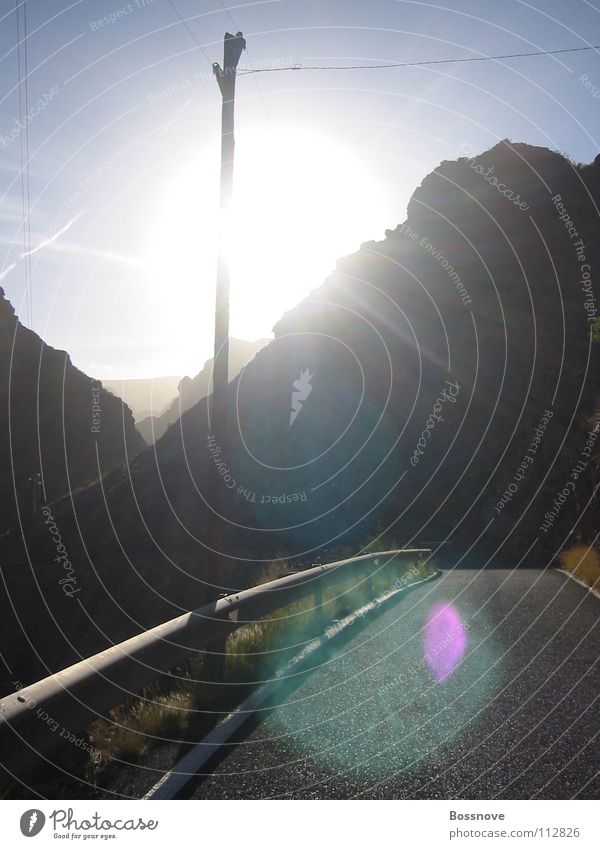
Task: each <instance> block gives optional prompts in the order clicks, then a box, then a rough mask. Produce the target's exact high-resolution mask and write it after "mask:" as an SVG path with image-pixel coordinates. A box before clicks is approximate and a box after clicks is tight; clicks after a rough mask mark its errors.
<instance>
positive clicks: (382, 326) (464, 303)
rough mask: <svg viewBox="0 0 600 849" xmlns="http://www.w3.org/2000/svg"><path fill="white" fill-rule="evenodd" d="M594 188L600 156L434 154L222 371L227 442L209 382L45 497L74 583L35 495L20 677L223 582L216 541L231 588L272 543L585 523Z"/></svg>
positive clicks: (516, 554) (530, 542)
mask: <svg viewBox="0 0 600 849" xmlns="http://www.w3.org/2000/svg"><path fill="white" fill-rule="evenodd" d="M599 203H600V164H599V163H598V162H597V161H596V162H594V163H592V164H590V165H574V164H573V163H571V162H570V161H569V160H568V159H566V158H565V157H564V156H562V155H560V154H559V153H556V152H552V151H549V150H547V149H544V148H538V147H533V146H530V145H526V144H514V143H511V142H509V141H504V142H501V143H500V144H498V145H496V146H495V147H493V148H492V149H491V150H489V151H486V152H484V153H482V154H481V155H479V156H477V157H473V158H466V157H463V158H460V159H458V160H456V161H445V162H442V163H441V164H440V166H439V167H438V168H436V169H435V171H434V172H433V173H431V174H429V175H428V176H427V177H426V178H425V179H424V181H423V183H422V184H421V185H420V186H419V187H418V188H417V190H416V191H415V193H414V195H413V197H412V199H411V201H410V204H409V207H408V211H407V218H406V221H405V222H404V223H402V224H400V225H399V226H398V227H396V228H395V229H393V230H389V231H387V232H386V235H385V238H384V239H383V240H381V241H372V242H366V243H365V244H363V245H362V246H361V248H360V250H358V251H357V252H356V253H355V254H353V255H351V256H348V257H346V258H344V259H341V260H340V261H339V262H338V263H337V266H336V269H335V271H334V272H333V273H332V274H331V275H330V276H329V277H328V279H327V280H325V282H324V283H323V284H322V285H321V286H320V287H319V288H317V289H315V290H314V291H313V292H312V293H311V294H310V296H309V297H308V298H306V299H305V300H304V301H303V302H301V303H300V304H298V306H297V307H295V308H294V309H292V310H291V311H289V312H288V313H286V315H284V316H283V317H282V319H281V320H280V321H279V323H278V324H277V325H276V327H275V328H274V339H273V341H272V342H270V343H269V344H268V345H267V346H266V347H264V348H263V349H262V350H260V351H259V352H258V353H257V354H256V356H255V357H254V359H253V360H252V361H251V362H250V363H249V364H248V366H247V367H246V368H245V369H244V370H243V372H242V373H241V374H240V375H238V377H236V378H235V379H234V380H233V381H232V382H231V384H230V397H229V404H230V409H231V411H232V414H231V431H230V433H229V434H228V435H227V439H226V440H224V439H223V435H222V434H212V433H211V432H210V431H209V426H208V409H207V400H206V399H203V400H201V401H199V402H198V403H197V404H196V405H195V406H193V407H192V408H191V409H190V410H188V411H187V412H185V413H184V414H183V415H182V417H181V420H180V425H179V426H178V427H171V428H169V429H168V430H167V431H166V432H165V434H164V435H163V436H162V438H160V439H159V440H158V441H157V442H156V444H155V446H154V447H153V448H149V449H147V450H146V451H143V452H141V453H140V454H138V455H137V456H136V457H135V458H134V459H133V460H132V462H131V463H130V464H129V467H128V469H127V470H126V472H125V473H121V472H119V471H115V472H113V473H112V474H110V475H108V476H107V478H105V480H104V481H103V486H102V487H100V486H98V485H97V484H96V485H94V484H92V485H90V486H88V487H86V488H85V489H84V490H83V491H82V492H81V493H79V494H78V495H77V497H75V498H74V499H73V500H71V499H70V498H63V499H62V500H59V501H57V502H55V503H53V504H51V505H50V507H51V510H52V520H53V522H54V523H55V525H56V527H57V528H58V529H59V531H60V534H61V539H62V541H63V543H64V545H65V546H66V548H67V550H68V552H69V558H70V563H71V564H72V570H73V574H74V575H75V576H76V580H77V584H76V588H77V589H78V590H80V591H79V592H78V594H77V601H78V603H74V600H73V598H72V597H68V596H67V595H66V594H65V592H64V591H63V589H62V587H61V585H60V584H59V575H61V576H62V573H60V568H59V567H57V566H56V564H53V557H54V556H55V543H54V541H53V540H52V538H51V535H50V534H49V533H48V527H47V524H46V521H47V519H46V518H45V517H44V515H42V513H39V514H38V515H36V516H33V517H31V518H30V520H29V522H28V524H27V526H26V527H25V528H24V537H25V539H26V541H27V549H25V547H24V543H23V538H22V536H21V534H20V533H19V534H17V533H15V534H12V535H11V537H10V538H7V539H5V545H4V556H3V560H4V563H3V574H4V575H5V580H6V587H7V590H8V592H9V594H10V597H11V601H12V603H13V605H14V610H13V607H12V606H11V605H10V604H9V603H7V602H6V601H4V603H2V602H0V621H2V623H3V625H2V634H1V636H2V643H3V652H5V651H6V653H7V658H8V662H9V663H10V664H11V666H12V668H13V669H14V670H17V672H15V673H14V674H18V675H19V676H20V677H21V678H22V679H24V680H31V679H33V678H35V677H39V675H40V674H41V673H42V672H43V671H44V670H47V669H56V668H59V667H61V666H63V665H65V664H66V663H68V662H72V661H73V660H75V659H77V657H79V656H80V655H86V654H89V653H90V652H92V651H95V650H98V649H100V648H102V647H104V646H106V645H107V644H108V643H109V642H111V641H115V640H120V639H123V638H125V637H126V636H129V635H131V634H133V633H136V632H137V631H139V630H141V629H144V628H147V627H149V626H151V625H153V624H156V623H157V622H159V621H162V620H164V619H167V618H169V617H171V616H175V615H177V614H178V613H180V612H182V611H183V610H188V609H190V608H192V607H195V606H197V605H199V604H202V603H203V602H205V601H206V600H207V599H209V598H212V597H214V593H215V588H214V586H213V584H214V581H215V580H216V575H217V572H216V571H215V568H214V567H215V563H214V558H213V555H212V549H213V548H215V547H216V546H217V545H222V546H223V549H224V551H225V553H226V556H227V562H228V568H227V572H226V582H225V583H226V585H227V587H239V586H242V585H245V584H248V583H252V581H253V577H254V576H255V574H256V568H257V565H260V564H264V563H265V562H268V561H269V560H271V559H272V558H276V557H281V556H286V557H288V558H290V560H291V562H292V563H293V564H296V563H299V564H302V563H307V562H310V560H311V559H313V558H314V557H315V556H317V555H318V554H319V552H321V551H323V550H326V551H327V552H328V556H329V557H331V556H334V555H336V554H351V553H358V552H360V550H361V548H362V546H363V545H364V544H365V543H366V542H367V541H369V540H372V539H373V537H374V535H378V537H379V540H380V542H379V544H380V545H381V546H382V547H385V546H387V545H390V544H395V545H410V544H414V543H415V542H416V543H419V542H425V541H430V540H434V541H442V540H450V541H451V542H452V543H453V547H454V551H455V552H457V562H460V557H461V556H462V557H466V558H467V559H469V558H472V557H474V556H477V557H479V558H480V561H481V563H482V564H483V565H487V564H491V565H493V564H494V563H501V564H502V565H504V566H506V565H511V566H519V565H523V564H525V563H527V564H529V565H536V566H539V567H543V566H545V565H546V564H547V563H549V562H552V557H553V556H554V554H555V553H556V552H557V551H558V550H560V548H561V546H562V545H563V544H564V541H565V539H566V538H567V537H568V535H569V534H573V533H574V534H577V535H580V536H582V537H589V536H590V534H594V533H596V532H597V530H598V528H597V525H598V524H599V522H598V515H599V514H598V509H597V507H598V504H597V500H596V498H595V488H594V487H595V483H596V482H595V478H594V476H593V475H595V474H597V472H596V471H594V472H593V474H592V470H594V469H597V466H598V464H597V459H598V451H597V447H596V445H597V433H598V430H599V428H600V425H599V419H598V418H597V411H598V409H600V408H599V407H598V395H599V392H598V389H599V387H598V359H599V358H598V345H597V343H596V342H595V341H594V340H595V338H596V335H597V329H598V322H597V318H598V313H597V303H596V300H595V298H596V294H595V289H594V285H595V284H594V275H595V273H596V271H595V270H596V269H597V268H599V267H600V221H599V216H598V204H599ZM282 276H283V277H285V269H282ZM577 470H578V471H577ZM218 488H220V490H221V494H220V497H218ZM586 505H587V507H588V509H587V510H586V512H585V514H584V518H583V519H582V521H579V517H580V516H581V514H582V510H583V508H584V507H586ZM217 510H222V512H223V514H224V516H225V519H226V523H227V529H226V532H225V533H224V534H222V535H221V536H220V537H219V536H218V535H217V534H216V533H215V530H216V527H217V521H216V518H215V511H217ZM28 558H30V559H31V564H32V565H31V567H30V566H29V559H28ZM57 569H58V571H57ZM63 586H64V585H63ZM23 623H25V625H23ZM90 623H93V627H90ZM23 627H27V634H28V637H30V639H31V642H27V641H26V640H25V639H24V638H23V637H18V638H15V634H20V633H22V630H21V629H22V628H23ZM4 647H6V648H4ZM4 686H5V687H6V686H9V683H8V682H5V685H4Z"/></svg>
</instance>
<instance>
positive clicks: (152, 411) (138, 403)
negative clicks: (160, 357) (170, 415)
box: [102, 375, 181, 422]
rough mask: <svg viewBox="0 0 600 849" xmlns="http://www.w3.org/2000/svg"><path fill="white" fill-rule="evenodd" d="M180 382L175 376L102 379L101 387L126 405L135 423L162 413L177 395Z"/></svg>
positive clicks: (179, 378)
mask: <svg viewBox="0 0 600 849" xmlns="http://www.w3.org/2000/svg"><path fill="white" fill-rule="evenodd" d="M180 381H181V377H178V376H177V375H166V376H164V377H149V378H143V377H142V378H130V379H125V380H113V379H109V380H105V379H104V378H102V385H103V386H104V388H105V389H108V391H109V392H112V394H113V395H116V396H117V398H120V399H121V401H123V402H124V403H125V404H127V406H128V407H129V409H130V410H131V412H132V413H133V417H134V419H135V420H136V422H140V421H142V419H146V418H148V416H150V415H155V416H160V415H161V413H164V411H165V410H166V409H167V407H168V406H169V405H170V404H171V402H172V401H173V399H174V398H175V396H176V395H177V391H178V387H179V383H180Z"/></svg>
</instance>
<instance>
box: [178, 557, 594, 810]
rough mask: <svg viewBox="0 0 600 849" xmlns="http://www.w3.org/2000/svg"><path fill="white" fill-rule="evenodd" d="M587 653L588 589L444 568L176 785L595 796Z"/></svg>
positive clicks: (505, 573) (221, 794)
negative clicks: (206, 766) (187, 779)
mask: <svg viewBox="0 0 600 849" xmlns="http://www.w3.org/2000/svg"><path fill="white" fill-rule="evenodd" d="M599 660H600V599H598V598H597V597H596V596H594V595H592V594H591V593H590V592H588V591H587V590H585V589H584V588H583V587H581V586H580V585H579V584H577V583H575V582H574V581H573V580H571V579H569V578H568V577H566V576H565V575H563V574H562V573H560V572H557V571H555V570H548V571H545V572H542V571H536V570H517V571H512V572H511V571H509V570H486V571H480V572H477V571H470V570H455V571H447V572H444V573H443V575H442V577H441V578H440V579H439V580H438V581H435V582H433V583H432V584H427V585H424V586H422V587H419V588H416V589H415V590H413V591H412V592H411V593H409V594H408V595H406V596H405V597H403V598H401V599H399V600H398V601H397V602H396V603H394V604H393V605H391V606H389V607H387V608H386V609H385V611H384V612H383V613H381V614H380V615H379V616H377V617H375V618H374V619H372V620H371V621H370V622H367V623H365V624H364V626H363V627H361V628H360V629H355V630H354V631H353V632H352V635H351V637H350V638H349V639H347V640H346V642H345V643H343V644H341V643H340V644H339V645H338V646H336V650H335V653H334V654H333V655H331V654H330V655H329V656H328V657H323V658H322V663H321V665H320V667H319V669H318V670H317V671H314V672H312V673H311V674H309V675H306V676H305V677H304V678H303V679H302V680H301V683H300V684H299V686H297V687H296V689H294V690H289V691H287V692H280V693H279V695H278V704H277V705H275V706H274V707H273V709H272V710H271V711H269V712H268V713H264V714H263V715H262V717H261V719H262V721H260V722H256V723H254V725H253V727H250V728H248V727H247V728H246V731H245V733H244V735H243V736H242V737H241V738H239V739H238V740H237V741H235V742H232V743H231V744H229V745H228V746H226V747H224V749H223V754H222V755H221V757H220V758H219V759H218V760H217V761H215V762H213V763H212V764H211V765H210V774H207V775H204V776H199V777H198V778H194V779H193V780H192V781H191V782H190V783H189V784H188V786H187V790H186V796H187V797H188V798H198V799H201V798H202V799H223V798H228V799H231V798H236V799H257V798H262V799H264V798H311V799H313V798H317V799H322V798H327V799H348V798H355V797H356V798H367V799H373V798H376V799H404V798H430V799H431V798H435V799H459V798H464V799H477V798H485V799H490V798H504V799H505V798H513V799H514V798H516V799H529V798H534V797H535V798H557V799H558V798H561V799H562V798H571V797H577V798H600V757H599V754H600V738H599V737H598V733H599V730H600V723H599V722H598V715H599V712H600V699H599V697H600V672H599V667H600V663H599V662H598V661H599ZM207 772H208V769H207Z"/></svg>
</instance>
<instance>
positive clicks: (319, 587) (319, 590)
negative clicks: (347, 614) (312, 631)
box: [313, 574, 325, 636]
mask: <svg viewBox="0 0 600 849" xmlns="http://www.w3.org/2000/svg"><path fill="white" fill-rule="evenodd" d="M313 596H314V604H315V622H316V625H317V636H318V635H320V634H322V633H323V631H324V630H325V611H324V607H323V605H324V600H323V582H322V576H321V575H320V574H319V575H317V577H316V578H315V579H314V591H313Z"/></svg>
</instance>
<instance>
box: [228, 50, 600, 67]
mask: <svg viewBox="0 0 600 849" xmlns="http://www.w3.org/2000/svg"><path fill="white" fill-rule="evenodd" d="M585 50H600V44H590V45H587V46H586V47H561V48H559V49H557V50H532V51H530V52H527V53H503V54H498V55H496V56H457V57H454V58H450V59H423V60H421V61H418V62H380V63H378V64H375V65H373V64H371V65H364V64H360V65H359V64H353V65H303V64H302V63H300V62H299V63H297V64H295V65H283V66H281V67H279V68H240V69H239V70H238V74H244V75H247V74H272V73H276V72H278V71H359V70H360V71H379V70H383V69H387V68H417V67H420V66H423V65H453V64H458V63H460V62H492V61H494V62H495V61H499V60H503V59H523V58H526V57H528V56H558V55H559V54H561V53H581V52H583V51H585Z"/></svg>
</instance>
